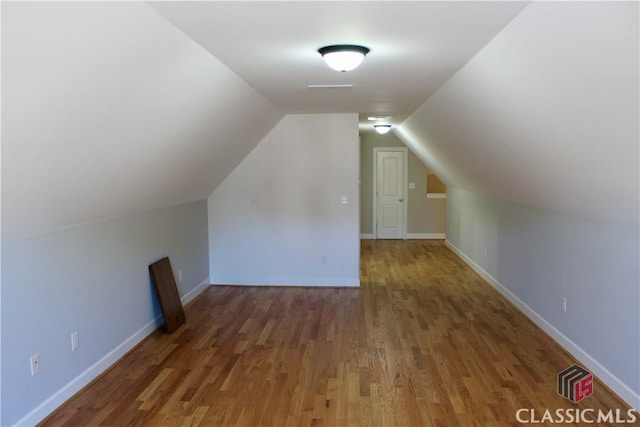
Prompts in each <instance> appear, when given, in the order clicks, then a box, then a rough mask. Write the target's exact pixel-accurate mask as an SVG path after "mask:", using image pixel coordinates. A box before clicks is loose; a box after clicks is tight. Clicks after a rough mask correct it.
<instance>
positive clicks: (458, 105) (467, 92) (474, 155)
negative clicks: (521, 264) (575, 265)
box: [396, 2, 640, 228]
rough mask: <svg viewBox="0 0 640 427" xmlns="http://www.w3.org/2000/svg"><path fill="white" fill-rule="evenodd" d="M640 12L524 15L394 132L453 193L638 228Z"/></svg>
mask: <svg viewBox="0 0 640 427" xmlns="http://www.w3.org/2000/svg"><path fill="white" fill-rule="evenodd" d="M638 52H639V34H638V3H637V2H616V3H614V2H536V3H532V4H531V5H529V6H528V7H527V8H526V9H525V10H524V11H523V12H522V13H521V14H520V15H518V16H517V17H516V18H515V19H514V20H513V21H512V22H511V23H510V24H509V25H508V26H507V27H506V28H505V29H504V30H503V31H502V32H501V33H500V34H499V35H498V36H496V37H495V38H494V39H493V40H492V41H491V42H490V43H489V44H488V45H487V46H485V48H484V49H483V50H481V51H480V52H479V54H478V55H476V56H475V57H474V58H473V59H472V60H471V61H470V62H469V63H467V65H466V66H464V67H463V68H462V69H461V70H460V71H459V72H458V73H457V74H456V75H455V76H453V77H452V78H451V79H450V80H449V81H448V82H447V83H446V84H444V85H443V86H442V87H441V88H440V89H439V90H438V91H437V92H436V93H435V94H434V95H432V96H431V97H430V98H429V99H428V100H427V101H426V102H425V103H424V104H423V105H422V106H421V107H420V108H418V109H417V111H416V112H415V113H414V114H413V115H411V116H410V117H409V119H408V120H406V121H405V122H404V123H403V124H402V125H401V126H400V127H399V128H398V129H397V130H396V134H397V136H398V137H400V138H401V139H402V140H403V141H404V142H405V144H407V145H408V146H409V147H410V148H411V149H412V150H413V151H414V152H415V153H416V155H418V157H420V158H421V159H422V160H423V162H425V163H426V164H427V165H428V167H430V168H432V169H433V170H434V171H435V172H436V173H437V174H438V175H439V176H440V177H441V178H442V179H443V180H444V181H445V182H446V183H447V184H448V185H454V186H458V187H462V188H466V189H469V190H472V191H475V192H479V193H483V194H487V195H490V196H494V197H497V198H501V199H506V200H512V201H516V202H521V203H524V204H527V205H532V206H536V207H542V208H549V209H553V210H558V211H563V212H569V213H574V214H578V215H582V216H586V217H590V218H594V219H599V220H605V221H611V222H616V223H620V224H624V225H627V226H631V227H634V228H637V227H638V219H639V212H638V208H639V200H638V198H639V193H640V189H639V173H638V169H639V159H640V158H639V134H638V132H639V113H640V111H639V108H638V96H639V86H638V82H639V70H638V63H639V61H638V59H639V58H638V55H639V54H638Z"/></svg>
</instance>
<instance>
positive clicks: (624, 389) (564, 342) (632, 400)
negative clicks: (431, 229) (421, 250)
mask: <svg viewBox="0 0 640 427" xmlns="http://www.w3.org/2000/svg"><path fill="white" fill-rule="evenodd" d="M444 244H445V245H446V246H447V247H448V248H449V249H451V251H452V252H453V253H455V254H456V255H458V256H459V257H460V258H461V259H462V260H463V261H464V262H465V263H467V264H468V265H469V267H471V269H472V270H473V271H475V272H476V273H478V274H479V275H480V277H482V278H483V279H484V280H485V281H487V282H488V283H489V284H490V285H491V286H492V287H494V288H495V289H496V290H497V291H498V292H500V294H502V296H504V297H505V298H506V299H507V300H509V301H510V302H511V303H512V304H513V305H514V306H516V307H517V308H518V309H519V310H520V311H521V312H522V313H523V314H524V315H525V316H527V317H528V318H529V319H530V320H531V321H532V322H533V323H535V324H536V325H537V326H538V327H539V328H540V329H542V330H543V331H544V332H546V333H547V335H549V336H550V337H551V338H552V339H553V340H554V341H556V342H557V343H558V344H559V345H560V346H561V347H563V348H564V349H565V350H567V351H568V352H569V353H570V354H571V355H572V356H573V357H575V358H576V359H578V361H580V363H582V364H583V365H584V366H585V367H586V368H587V369H589V370H590V371H591V372H592V373H593V374H595V375H596V376H597V377H598V378H599V379H600V380H601V381H602V382H603V383H605V384H606V385H607V386H608V387H609V388H610V389H611V390H613V392H614V393H616V394H617V395H618V396H619V397H620V398H621V399H622V400H624V401H625V402H626V403H628V404H629V405H630V406H631V407H633V408H635V409H636V410H639V411H640V394H639V393H636V392H635V391H634V390H632V389H631V388H630V387H629V386H628V385H626V384H625V383H624V382H622V381H621V380H620V379H619V378H618V377H616V376H615V375H614V374H612V373H611V372H610V371H609V370H608V369H607V368H605V367H604V366H602V365H601V364H600V362H598V361H597V360H596V359H595V358H593V357H592V356H591V355H590V354H589V353H587V352H586V351H584V350H583V349H582V348H581V347H580V346H579V345H578V344H576V343H574V342H573V341H571V339H570V338H569V337H567V336H566V335H564V334H563V333H562V332H560V331H559V330H558V329H556V327H555V326H553V325H552V324H551V323H549V322H548V321H547V320H546V319H545V318H544V317H542V316H540V315H539V314H538V313H537V312H536V311H535V310H533V309H532V308H531V307H529V306H528V305H527V304H526V303H525V302H524V301H522V300H521V299H520V298H518V297H517V296H516V295H515V294H514V293H513V292H511V291H510V290H509V289H507V288H506V287H505V286H504V285H503V284H501V283H500V282H498V281H497V280H496V279H494V278H493V277H492V276H491V275H490V274H489V273H487V272H486V271H485V270H484V269H482V267H480V266H479V265H478V264H476V263H475V262H474V261H473V260H472V259H471V258H469V257H468V256H467V255H466V254H465V253H464V252H462V251H461V250H460V249H458V248H457V247H456V246H455V245H454V244H453V243H451V242H450V241H448V240H445V242H444Z"/></svg>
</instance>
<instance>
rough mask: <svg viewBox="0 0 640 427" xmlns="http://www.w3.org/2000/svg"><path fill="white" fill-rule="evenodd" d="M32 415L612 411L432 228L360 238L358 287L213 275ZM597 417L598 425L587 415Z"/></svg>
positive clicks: (78, 422) (229, 422)
mask: <svg viewBox="0 0 640 427" xmlns="http://www.w3.org/2000/svg"><path fill="white" fill-rule="evenodd" d="M185 311H186V316H187V323H186V324H185V325H183V326H181V327H180V328H179V329H178V330H177V331H176V332H175V333H174V334H172V335H166V334H164V333H163V332H162V331H161V330H158V331H156V332H155V333H153V334H152V335H151V336H150V337H149V338H147V339H146V340H145V341H143V342H142V343H141V344H140V345H139V346H138V347H136V348H135V349H134V350H132V351H131V352H130V353H129V354H128V355H127V356H125V357H124V358H123V359H122V360H121V361H120V362H119V363H118V364H116V365H115V366H114V367H113V368H112V369H110V370H109V371H108V372H107V373H106V374H104V375H103V376H102V377H100V378H99V379H97V380H96V381H94V382H93V383H92V384H91V385H89V386H88V387H87V388H85V389H84V390H83V391H81V392H80V393H79V394H78V395H76V396H75V397H74V398H73V399H71V400H70V401H68V402H67V403H66V404H65V405H64V406H63V407H61V408H60V409H59V410H58V411H57V412H55V413H54V414H52V415H51V416H50V417H49V418H48V419H47V420H45V421H44V423H43V424H42V425H46V426H89V425H96V426H97V425H100V426H125V425H127V426H129V425H149V426H314V427H318V426H385V427H386V426H442V427H454V426H482V427H486V426H511V425H514V426H515V425H521V424H519V423H518V422H517V421H516V418H515V412H516V410H517V409H519V408H533V409H535V410H536V411H537V412H538V416H541V415H542V413H543V412H544V410H545V409H550V410H555V409H559V408H560V409H563V408H564V409H566V408H583V409H584V408H591V409H594V410H596V411H597V410H598V409H603V410H609V409H611V408H613V409H615V408H624V409H626V408H627V406H626V405H624V404H623V403H622V402H621V401H620V400H619V399H618V398H617V397H616V396H615V395H614V394H613V393H611V392H610V391H608V389H606V387H604V386H603V385H602V384H601V383H600V382H597V383H596V384H595V392H594V395H593V396H591V397H589V398H587V399H585V400H583V401H582V402H580V403H579V404H577V405H574V404H572V403H571V402H569V401H567V400H565V399H564V398H562V397H561V396H559V395H558V394H557V393H556V375H557V373H558V372H559V371H561V370H563V369H565V368H567V367H568V366H570V365H572V364H573V363H575V361H574V360H573V359H572V358H571V357H569V355H568V354H567V353H565V352H564V351H563V350H562V349H561V348H560V347H559V346H558V345H557V344H555V343H554V342H553V341H552V340H551V339H550V338H549V337H547V336H546V335H545V334H544V333H542V332H541V331H540V330H539V329H538V328H537V327H536V326H535V325H533V323H531V322H530V321H529V320H528V319H526V318H525V317H524V315H522V314H521V313H519V312H518V311H517V310H516V309H515V308H513V307H512V306H511V305H510V304H509V303H508V302H507V301H506V300H505V299H504V298H502V297H501V296H500V295H499V294H498V293H497V292H496V291H495V290H493V288H491V287H490V286H489V285H488V284H486V283H485V282H483V281H482V279H480V278H479V277H478V276H477V275H476V274H475V273H474V272H473V271H472V270H470V269H469V268H468V267H467V266H466V265H465V264H464V263H463V262H462V261H461V260H460V259H458V258H457V257H456V256H455V255H454V254H453V253H452V252H451V251H449V250H448V249H447V248H446V247H445V246H444V245H443V243H442V241H381V240H379V241H374V240H365V241H363V242H362V262H361V287H360V289H353V288H351V289H348V288H330V289H318V288H311V289H310V288H302V287H300V288H295V287H289V288H274V287H231V286H215V287H213V286H212V287H210V288H209V289H207V290H206V291H205V292H204V293H203V294H202V295H201V296H199V297H198V298H197V299H195V300H194V301H193V302H192V303H191V304H189V305H188V306H187V307H186V308H185ZM593 425H597V424H593Z"/></svg>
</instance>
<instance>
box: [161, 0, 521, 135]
mask: <svg viewBox="0 0 640 427" xmlns="http://www.w3.org/2000/svg"><path fill="white" fill-rule="evenodd" d="M149 4H150V5H151V6H152V7H153V8H155V9H156V10H157V11H159V12H160V13H161V14H162V15H163V16H164V17H165V18H166V19H167V20H168V21H170V22H171V23H172V24H174V25H175V26H176V27H177V28H179V29H180V30H181V31H183V32H184V33H185V34H186V35H188V36H189V37H191V38H192V39H193V40H194V41H196V42H197V43H198V44H200V45H201V46H202V47H203V48H205V49H206V50H207V51H209V52H210V53H211V54H212V55H213V56H215V57H216V58H217V59H219V60H220V61H221V62H223V63H224V64H225V65H226V66H227V67H229V68H230V69H231V70H232V71H234V72H235V73H237V74H238V75H239V76H240V77H242V78H243V79H244V80H245V81H246V82H247V83H249V85H251V86H252V87H253V88H255V89H256V90H257V91H258V92H260V93H261V94H262V95H263V96H265V97H266V98H267V99H268V100H269V101H271V103H273V104H274V105H275V106H276V107H278V108H279V109H281V110H282V112H284V113H360V117H361V127H362V121H363V119H364V121H365V122H366V118H367V116H368V115H371V114H376V115H392V116H393V119H392V120H391V123H392V124H400V123H402V122H403V121H404V120H405V119H406V118H407V117H408V116H409V115H410V114H411V113H412V112H413V111H415V110H416V108H418V107H419V106H420V105H421V104H422V103H423V102H424V101H425V100H426V99H427V98H428V97H429V96H430V95H431V94H433V93H434V92H435V91H436V90H437V89H438V88H439V87H440V86H441V85H442V84H443V83H444V82H445V81H447V80H448V79H449V78H450V77H451V76H452V75H453V74H454V73H456V71H458V70H459V69H460V68H461V67H462V66H463V65H464V64H465V63H467V62H468V61H469V60H470V59H471V58H472V57H473V56H474V55H476V54H477V53H478V51H480V50H481V49H482V48H483V47H484V46H485V45H486V44H487V43H488V42H489V41H490V40H491V39H492V38H493V37H494V36H495V35H496V34H498V33H499V32H500V31H501V30H502V29H503V28H504V27H505V26H506V25H507V24H508V23H509V22H510V21H511V20H512V19H513V18H514V17H515V16H517V15H518V13H520V11H521V10H522V9H523V8H524V7H526V5H527V4H528V2H446V1H443V2H431V1H425V2H397V1H387V2H307V1H304V2H303V1H297V2H296V1H294V2H152V3H149ZM340 43H348V44H362V45H365V46H367V47H369V48H370V49H371V52H370V53H369V55H368V56H367V58H366V59H365V61H364V63H363V64H362V65H361V66H360V68H358V69H356V70H354V71H351V72H347V73H339V72H336V71H334V70H331V69H330V68H329V67H327V66H326V65H325V64H324V62H323V61H322V59H321V57H320V55H319V54H318V53H317V50H318V48H320V47H322V46H324V45H328V44H340ZM310 84H353V85H354V87H353V88H352V89H309V88H308V85H310Z"/></svg>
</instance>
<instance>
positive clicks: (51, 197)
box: [1, 2, 638, 240]
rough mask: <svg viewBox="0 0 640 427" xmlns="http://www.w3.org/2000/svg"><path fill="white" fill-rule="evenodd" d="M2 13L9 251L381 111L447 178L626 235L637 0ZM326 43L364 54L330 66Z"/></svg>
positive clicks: (134, 208) (148, 205)
mask: <svg viewBox="0 0 640 427" xmlns="http://www.w3.org/2000/svg"><path fill="white" fill-rule="evenodd" d="M1 7H2V91H3V92H2V113H3V115H2V238H3V240H6V239H14V238H19V237H24V236H27V235H31V234H36V233H41V232H46V231H50V230H55V229H60V228H64V227H68V226H73V225H77V224H82V223H87V222H92V221H97V220H102V219H107V218H113V217H118V216H123V215H129V214H134V213H137V212H143V211H146V210H151V209H155V208H161V207H166V206H171V205H175V204H179V203H184V202H188V201H192V200H199V199H203V198H205V197H207V196H208V195H209V194H211V192H212V191H213V190H214V189H215V188H216V187H217V186H218V185H219V184H220V183H221V182H222V180H224V178H225V177H226V176H227V175H228V174H229V173H230V172H231V171H232V170H233V169H234V168H235V166H236V165H237V164H238V163H239V162H240V161H241V160H242V159H243V158H244V157H245V156H246V155H247V154H248V153H249V152H250V151H251V150H252V149H253V148H254V147H255V146H256V145H257V144H258V143H259V142H260V141H261V140H262V138H263V137H264V136H265V135H266V134H267V133H268V132H269V130H270V129H271V128H272V127H273V126H274V125H275V124H276V123H277V122H278V121H279V120H280V119H281V118H282V117H283V116H284V114H287V113H300V112H315V113H318V112H327V113H328V112H331V113H336V112H358V113H361V117H362V118H366V116H367V115H369V114H378V115H392V116H393V120H392V121H393V123H394V124H395V125H396V130H395V132H396V134H397V135H398V136H399V137H401V138H402V139H403V140H404V141H405V143H406V144H407V145H408V146H409V147H410V148H411V149H412V150H413V151H414V152H415V153H416V154H418V155H419V157H420V158H421V159H422V160H423V161H424V162H425V163H426V164H428V165H429V166H430V167H431V168H432V169H434V170H435V171H436V172H437V173H438V174H439V175H441V177H442V178H444V179H445V181H447V182H448V184H450V185H456V186H460V187H464V188H469V189H471V190H473V191H478V192H482V193H486V194H490V195H492V196H495V197H499V198H504V199H509V200H516V201H519V202H522V203H525V204H530V205H533V206H540V207H546V208H550V209H558V210H562V211H570V212H576V213H579V214H582V215H586V216H589V217H594V218H598V219H604V220H611V221H616V222H621V223H624V224H631V225H633V224H634V222H635V226H636V227H637V218H638V122H637V117H638V4H637V3H635V2H627V3H591V2H584V3H583V2H569V3H560V4H555V3H546V2H542V3H533V4H527V3H518V2H158V3H138V2H86V3H83V2H60V3H57V2H56V3H53V2H41V3H27V2H8V3H7V2H3V3H2V6H1ZM331 43H360V44H364V45H367V46H368V47H369V48H371V53H370V54H369V56H368V57H367V58H366V59H365V63H364V64H363V65H362V66H361V68H359V69H357V70H355V71H353V72H350V73H337V72H334V71H332V70H330V69H329V68H327V67H326V66H325V65H324V64H323V63H322V61H321V59H320V56H319V55H318V54H317V52H316V51H317V49H318V48H319V47H321V46H322V45H325V44H331ZM318 83H319V84H335V83H340V84H344V83H353V84H354V88H353V89H348V90H345V91H340V90H328V91H318V90H312V89H309V88H308V87H307V85H308V84H318ZM405 119H406V120H405ZM368 126H369V125H368V124H366V123H365V122H364V121H363V124H362V127H363V128H367V127H368Z"/></svg>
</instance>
